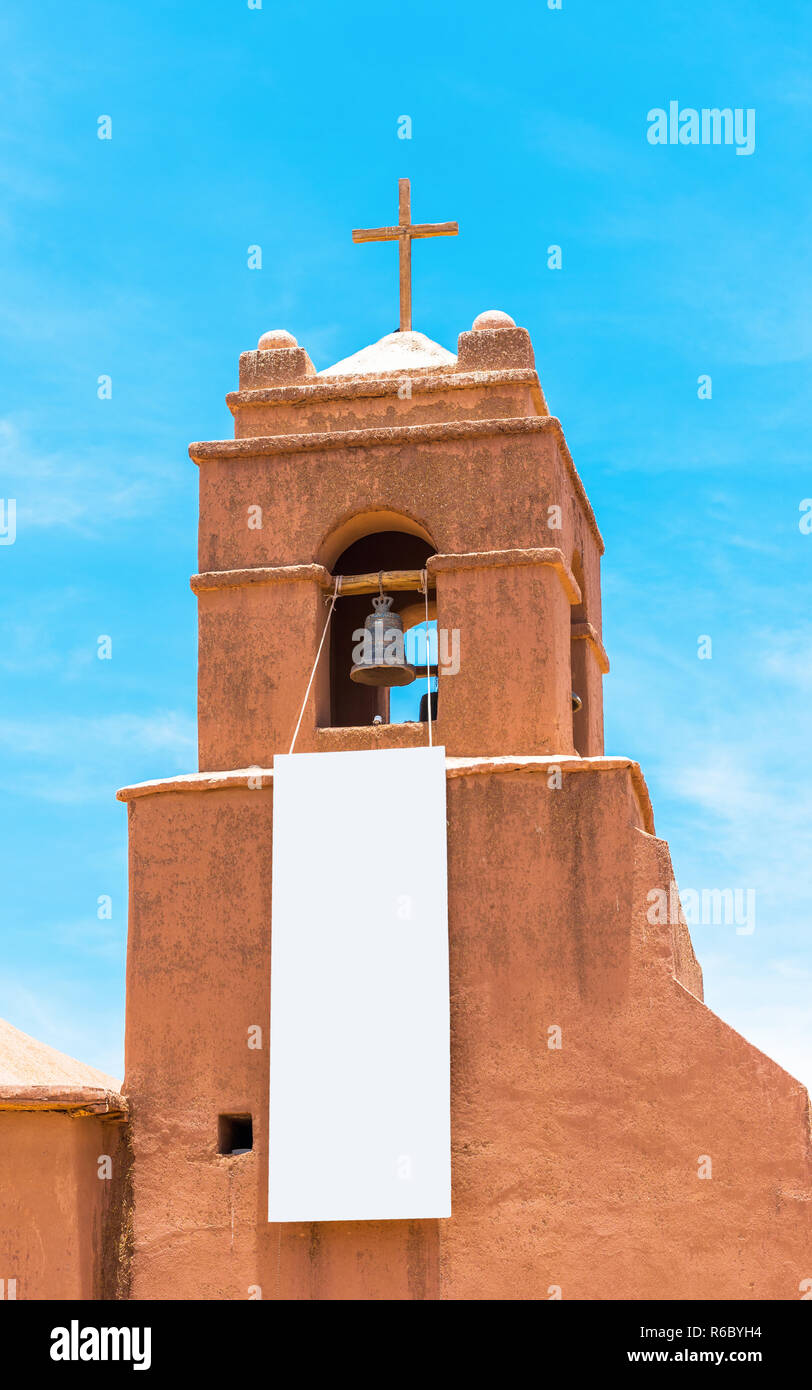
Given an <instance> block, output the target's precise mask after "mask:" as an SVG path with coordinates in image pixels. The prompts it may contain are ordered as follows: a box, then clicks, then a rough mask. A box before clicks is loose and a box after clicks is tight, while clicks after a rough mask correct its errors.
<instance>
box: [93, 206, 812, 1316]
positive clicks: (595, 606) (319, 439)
mask: <svg viewBox="0 0 812 1390" xmlns="http://www.w3.org/2000/svg"><path fill="white" fill-rule="evenodd" d="M406 193H408V189H407V190H406V191H405V193H404V190H403V189H401V200H400V216H399V221H398V223H397V225H396V226H392V227H390V228H376V229H374V233H373V232H370V233H356V234H355V237H356V240H359V241H363V240H374V239H384V240H396V241H397V242H398V246H399V263H400V271H401V274H400V305H401V329H400V330H399V331H398V332H395V333H390V334H389V335H388V336H386V337H384V338H382V339H381V340H380V341H379V342H377V343H375V344H373V345H371V346H369V347H365V348H363V349H361V350H360V351H359V352H357V353H355V354H354V355H353V356H351V357H348V358H346V359H344V360H343V361H341V362H338V363H336V364H335V365H334V366H331V367H328V368H327V369H325V370H323V371H320V372H316V370H315V368H314V366H313V363H312V362H311V360H310V357H309V356H308V353H307V351H306V349H305V348H304V347H301V346H299V344H298V343H297V341H296V339H295V338H294V337H293V336H292V335H291V334H290V333H288V332H284V331H281V330H279V331H273V332H269V333H265V334H263V336H262V337H261V338H260V339H259V343H258V346H257V349H256V350H255V351H249V352H244V353H243V354H242V355H241V357H240V361H239V383H238V389H237V390H236V391H233V392H232V393H230V394H229V395H228V396H227V397H226V400H227V404H228V407H229V409H230V411H231V414H232V416H233V420H234V437H233V438H232V439H222V440H216V441H213V442H206V443H196V444H193V445H192V446H191V448H190V451H189V452H190V455H191V458H192V459H193V461H194V463H195V464H196V465H197V467H198V469H199V483H200V524H199V560H198V573H196V574H195V575H194V576H193V577H192V580H191V586H192V589H193V591H194V594H195V596H196V599H197V607H198V620H199V685H198V718H199V761H200V769H201V770H200V771H199V772H190V773H188V774H186V775H183V776H172V777H167V778H164V779H157V780H154V781H151V782H147V783H142V784H140V785H138V786H133V787H128V788H125V789H123V790H122V791H121V792H119V797H120V799H121V800H123V801H125V802H127V803H128V816H129V834H130V930H129V945H128V962H127V1038H126V1079H125V1092H126V1094H127V1096H128V1100H129V1105H130V1113H131V1141H132V1153H133V1170H132V1171H133V1192H134V1204H133V1211H132V1228H133V1239H132V1294H133V1297H135V1298H172V1299H189V1298H204V1299H205V1298H228V1299H250V1298H264V1299H273V1298H277V1299H289V1298H313V1299H345V1298H359V1299H388V1298H396V1299H412V1298H415V1299H420V1298H429V1299H432V1298H453V1299H459V1298H477V1299H478V1298H483V1299H484V1298H505V1299H516V1298H533V1299H547V1298H550V1297H564V1298H585V1299H590V1298H623V1297H628V1298H658V1299H659V1298H675V1299H676V1298H698V1299H702V1298H717V1299H718V1298H742V1297H756V1298H795V1297H797V1296H798V1294H797V1286H798V1281H799V1280H800V1279H802V1278H803V1277H804V1276H805V1275H808V1274H809V1270H808V1268H807V1266H806V1264H805V1263H804V1254H803V1251H804V1241H808V1235H809V1213H810V1211H812V1202H810V1201H809V1200H808V1196H809V1191H810V1174H809V1130H808V1119H807V1114H808V1111H807V1106H808V1098H807V1097H806V1093H805V1091H804V1090H803V1088H802V1087H801V1086H799V1084H798V1083H797V1082H796V1081H794V1080H793V1079H792V1078H791V1077H789V1076H787V1075H786V1073H785V1072H783V1071H782V1070H781V1069H780V1068H779V1067H778V1066H776V1065H775V1064H773V1063H772V1062H770V1061H769V1059H767V1058H765V1057H763V1056H762V1054H760V1053H758V1052H757V1051H756V1049H755V1048H752V1047H750V1045H749V1044H748V1043H746V1042H745V1041H744V1040H743V1039H742V1038H740V1037H739V1036H738V1034H736V1033H734V1032H733V1031H732V1030H731V1029H729V1028H727V1027H726V1026H725V1025H724V1024H723V1023H722V1022H721V1021H720V1020H719V1019H718V1018H716V1017H715V1015H713V1014H712V1013H710V1011H709V1010H708V1009H706V1008H705V1006H704V1004H703V1003H702V976H701V971H700V968H699V965H698V963H697V961H696V958H695V956H694V952H693V948H692V945H691V940H690V936H689V933H688V929H687V926H686V924H685V920H684V918H683V916H682V913H681V911H680V910H679V906H678V900H677V906H676V907H675V906H674V901H675V898H674V893H675V887H674V883H673V870H672V867H671V862H670V858H669V854H668V847H667V845H666V844H665V843H664V842H663V841H662V840H660V839H658V838H657V837H656V835H655V830H654V820H653V813H652V809H651V804H650V801H649V797H648V792H647V790H646V786H645V782H644V780H643V777H642V774H641V771H640V768H639V767H638V765H637V764H636V763H635V762H634V761H632V759H630V758H629V757H625V756H609V757H607V756H605V755H604V748H603V713H602V680H603V676H604V674H606V672H607V671H608V661H607V658H606V653H605V651H604V647H603V643H602V639H601V593H600V562H601V555H602V552H603V544H602V541H601V537H600V533H599V531H598V527H597V524H596V521H595V517H594V515H593V513H592V509H591V507H590V504H589V501H588V500H587V496H586V493H585V491H584V487H583V485H582V483H581V480H580V478H579V476H578V473H577V472H576V469H575V465H574V463H573V460H572V457H571V455H570V452H569V449H568V448H567V444H566V441H565V438H564V433H563V430H562V427H561V424H560V423H559V421H558V420H557V419H555V418H554V417H553V416H551V415H550V413H549V411H548V409H547V404H546V401H545V398H544V393H543V390H542V387H541V384H540V382H539V377H538V375H537V372H536V367H535V359H534V352H533V347H532V344H531V341H530V337H529V334H528V333H527V331H526V330H525V329H524V328H521V327H517V326H516V324H515V323H514V321H513V319H511V318H509V317H508V315H507V314H505V313H502V312H499V311H494V310H491V311H487V312H484V313H481V314H480V315H479V316H478V317H477V318H475V320H474V322H473V324H472V327H471V328H470V329H468V330H466V331H464V332H462V333H460V334H459V338H458V342H457V351H456V354H453V353H452V352H450V351H449V350H447V349H446V348H443V347H441V346H439V345H438V344H436V343H434V342H431V341H430V340H429V339H428V338H426V337H425V336H424V335H423V334H421V333H419V332H416V331H413V330H412V328H411V279H410V275H411V250H412V241H413V240H414V239H418V240H419V239H420V238H424V237H430V236H432V235H453V234H454V233H455V231H456V224H453V223H445V224H442V223H441V224H413V223H412V222H411V210H410V205H409V200H408V197H407V196H405V194H406ZM438 228H439V230H437V229H438ZM418 254H422V253H418ZM381 594H383V596H385V597H389V598H391V600H392V603H391V611H392V612H393V613H396V614H397V615H398V617H399V618H400V620H401V623H402V625H403V627H404V629H406V630H407V631H408V630H409V629H410V628H412V627H414V626H415V625H417V624H420V623H421V622H425V620H426V618H427V617H428V619H429V621H435V620H436V623H437V625H438V628H439V629H440V632H441V634H442V633H445V634H446V637H447V642H446V648H447V649H451V648H453V649H454V650H455V651H456V652H457V654H458V658H459V659H458V661H455V662H453V663H446V665H447V667H448V669H447V670H444V669H443V662H442V659H441V662H440V671H439V674H438V676H437V679H436V682H435V684H436V687H437V690H436V718H435V719H433V722H432V733H433V735H434V741H435V744H436V745H437V746H438V747H439V746H443V747H444V748H445V753H446V764H445V766H446V786H447V853H448V861H447V862H448V928H449V949H450V982H451V988H450V1000H451V1173H452V1181H451V1191H452V1214H451V1217H450V1218H448V1219H431V1220H386V1221H326V1222H318V1221H317V1222H309V1223H298V1224H297V1223H295V1222H288V1223H278V1224H273V1223H269V1222H268V1219H267V1213H268V1200H267V1199H268V1126H269V1103H268V1077H269V1056H268V1020H269V1014H270V970H271V936H272V932H273V923H272V914H271V876H272V853H271V847H272V842H273V835H274V797H273V783H274V760H275V758H276V757H277V755H279V754H286V753H288V752H289V751H290V749H291V746H292V744H293V740H294V735H295V751H296V752H297V753H322V752H323V753H330V752H342V751H346V752H352V751H363V750H370V751H374V750H388V749H398V748H413V747H418V746H422V745H423V744H425V743H426V741H427V737H428V732H429V731H428V729H427V717H428V715H429V714H430V713H431V712H432V702H431V701H426V705H427V706H428V708H426V710H425V715H426V718H423V719H421V718H420V717H419V714H418V712H417V710H415V711H414V717H413V718H411V719H410V720H406V721H400V722H397V721H396V720H395V719H394V717H393V713H392V711H393V700H392V699H391V698H390V695H389V690H388V687H387V686H385V685H384V686H381V685H375V684H373V685H367V684H364V683H363V682H358V681H357V680H355V679H353V678H352V668H353V665H354V664H355V665H357V664H358V663H357V662H355V661H354V657H353V647H354V640H355V634H357V632H358V631H359V630H360V629H362V628H363V627H364V622H365V619H366V617H367V616H368V615H369V613H370V611H371V604H372V600H373V598H375V597H376V596H380V595H381ZM328 620H329V621H328ZM439 645H440V651H441V652H442V648H443V644H442V642H441V643H440V644H439ZM416 679H417V681H418V682H419V681H420V680H421V679H423V673H421V671H420V668H419V666H418V669H417V678H416ZM424 689H425V684H424ZM297 730H298V732H297ZM341 811H342V807H341V805H337V804H330V805H321V804H314V805H313V807H312V843H311V845H310V858H311V861H312V866H313V872H314V873H319V872H321V871H322V869H321V865H322V862H323V849H324V846H325V844H326V843H327V842H328V840H329V836H330V828H331V824H332V822H333V821H334V818H335V817H336V816H340V815H341ZM378 828H379V827H378V826H377V824H376V819H375V813H374V808H370V815H369V820H368V823H364V824H359V827H358V834H359V836H362V837H363V836H370V837H371V836H372V835H373V834H374V833H375V832H376V831H377V830H378ZM391 853H392V854H393V855H395V856H397V857H398V858H399V859H405V860H407V861H408V856H409V844H408V841H407V839H404V840H403V841H401V842H399V843H397V844H396V845H393V846H392V847H391ZM658 895H660V896H659V897H658ZM661 900H662V901H665V903H666V907H665V909H663V910H662V911H659V910H654V909H653V908H652V903H653V902H655V903H656V902H660V901H661ZM374 1043H375V1039H374V1038H370V1039H369V1046H370V1047H374ZM271 1105H273V1098H271ZM698 1155H712V1157H713V1165H714V1175H716V1174H717V1173H718V1174H719V1176H720V1181H717V1182H713V1183H709V1182H708V1183H704V1182H697V1156H698ZM323 1157H324V1161H325V1162H329V1155H325V1156H323ZM555 1290H558V1293H556V1292H554V1291H555Z"/></svg>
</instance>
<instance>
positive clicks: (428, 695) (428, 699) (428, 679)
mask: <svg viewBox="0 0 812 1390" xmlns="http://www.w3.org/2000/svg"><path fill="white" fill-rule="evenodd" d="M422 579H423V592H424V594H425V595H426V713H427V715H428V717H429V748H431V747H432V746H433V744H432V738H431V674H430V662H429V657H430V652H429V572H428V570H424V571H423V575H422ZM439 641H440V634H439V632H438V633H437V642H438V647H437V662H438V666H437V669H438V671H439V669H440V667H439V661H440V648H439ZM437 683H438V685H439V681H438V682H437Z"/></svg>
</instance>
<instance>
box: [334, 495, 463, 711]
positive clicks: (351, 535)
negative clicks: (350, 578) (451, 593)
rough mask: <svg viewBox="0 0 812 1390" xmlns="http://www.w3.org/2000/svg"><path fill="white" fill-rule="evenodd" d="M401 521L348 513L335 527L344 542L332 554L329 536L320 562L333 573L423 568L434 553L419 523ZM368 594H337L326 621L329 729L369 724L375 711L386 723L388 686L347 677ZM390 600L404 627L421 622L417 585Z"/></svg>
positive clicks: (368, 607) (423, 609)
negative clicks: (344, 521)
mask: <svg viewBox="0 0 812 1390" xmlns="http://www.w3.org/2000/svg"><path fill="white" fill-rule="evenodd" d="M403 521H406V519H405V518H403V519H401V518H399V517H397V516H396V515H395V514H393V513H375V514H373V515H372V516H371V517H370V516H367V517H366V519H362V518H353V520H352V521H351V522H348V523H347V524H346V525H345V526H344V527H342V528H341V533H340V536H341V539H347V541H348V543H346V544H345V545H344V547H343V549H341V551H340V553H338V554H335V550H336V548H337V546H336V541H335V539H332V540H331V542H330V543H328V545H327V547H326V548H325V552H324V553H325V559H324V561H323V563H326V564H327V565H328V568H329V569H330V571H331V573H332V574H334V575H338V574H340V575H362V574H379V573H382V572H383V573H388V572H391V571H392V570H415V571H419V570H423V569H424V568H425V565H426V561H427V559H428V558H429V556H430V555H434V554H435V553H436V551H435V547H434V545H433V544H432V543H431V541H430V539H429V538H428V535H427V533H426V532H425V531H423V529H422V528H421V527H419V526H418V525H417V524H416V523H412V522H410V521H406V524H407V525H408V526H409V527H410V528H411V529H408V530H407V529H405V527H404V526H403V524H402V523H403ZM373 527H375V529H372V528H373ZM379 527H380V528H381V529H378V528H379ZM359 530H360V531H361V534H359ZM331 551H332V552H333V554H331V553H330V552H331ZM374 596H375V595H374V594H372V593H364V594H347V595H345V596H343V597H340V598H339V600H338V602H337V603H336V606H335V612H334V614H333V620H332V623H331V625H330V627H331V630H330V672H329V692H330V717H329V721H328V722H329V724H330V726H332V727H333V728H357V727H360V726H362V725H367V724H372V723H373V722H374V720H375V716H376V715H379V716H380V718H381V719H382V720H383V722H384V723H389V707H390V697H389V689H388V688H387V687H386V686H369V685H359V684H357V683H356V682H355V681H353V680H351V679H350V670H351V669H352V664H353V655H352V653H353V647H354V646H355V640H354V639H353V633H354V632H356V631H357V630H358V629H359V628H363V626H364V620H365V618H367V617H368V615H369V614H370V613H371V612H372V599H373V597H374ZM392 599H393V603H392V612H393V613H397V614H399V615H400V617H401V620H402V622H403V626H404V629H408V628H410V627H413V626H415V625H416V624H418V623H420V622H425V617H426V599H425V595H424V594H423V593H421V591H420V589H419V588H418V587H417V586H415V588H414V589H408V590H399V591H397V592H393V593H392ZM429 616H430V618H436V605H435V603H434V599H433V595H432V596H430V602H429ZM417 679H418V680H419V679H420V677H419V676H418V678H417ZM423 688H424V689H425V680H424V684H423ZM413 717H414V718H417V715H414V716H413Z"/></svg>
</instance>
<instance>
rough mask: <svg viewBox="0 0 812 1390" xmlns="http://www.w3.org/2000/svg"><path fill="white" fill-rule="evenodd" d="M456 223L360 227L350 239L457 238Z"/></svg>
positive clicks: (357, 240) (457, 225)
mask: <svg viewBox="0 0 812 1390" xmlns="http://www.w3.org/2000/svg"><path fill="white" fill-rule="evenodd" d="M459 230H460V227H459V223H458V222H415V223H413V225H412V226H409V227H360V228H357V229H356V230H355V231H353V234H352V239H353V241H355V242H361V241H397V239H398V237H401V236H408V237H427V236H457V235H458V234H459Z"/></svg>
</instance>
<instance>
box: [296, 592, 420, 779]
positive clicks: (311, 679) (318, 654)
mask: <svg viewBox="0 0 812 1390" xmlns="http://www.w3.org/2000/svg"><path fill="white" fill-rule="evenodd" d="M340 592H341V575H340V574H337V575H336V586H335V589H334V590H333V597H332V599H331V600H330V611H329V613H328V614H327V619H326V621H325V624H324V631H323V632H322V634H321V641H320V642H319V649H318V651H317V652H316V660H315V661H314V662H313V670H312V671H311V672H310V680H309V681H308V682H307V690H306V691H305V695H304V699H303V700H302V708H301V709H300V710H299V718H298V719H297V720H296V728H295V729H294V730H293V738H292V739H291V741H290V748H289V749H288V753H289V754H290V753H292V752H293V745H294V743H295V742H296V736H297V734H298V732H299V728H300V725H301V723H302V719H303V717H304V712H305V705H306V704H307V697H308V695H309V694H310V687H311V685H312V684H313V677H314V676H315V674H316V667H317V666H318V664H319V657H320V656H321V649H322V647H323V646H324V639H325V637H326V636H327V629H328V627H329V626H330V619H331V618H332V616H333V609H334V608H335V606H336V599H337V598H338V596H339V594H340ZM427 611H428V610H427Z"/></svg>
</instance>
